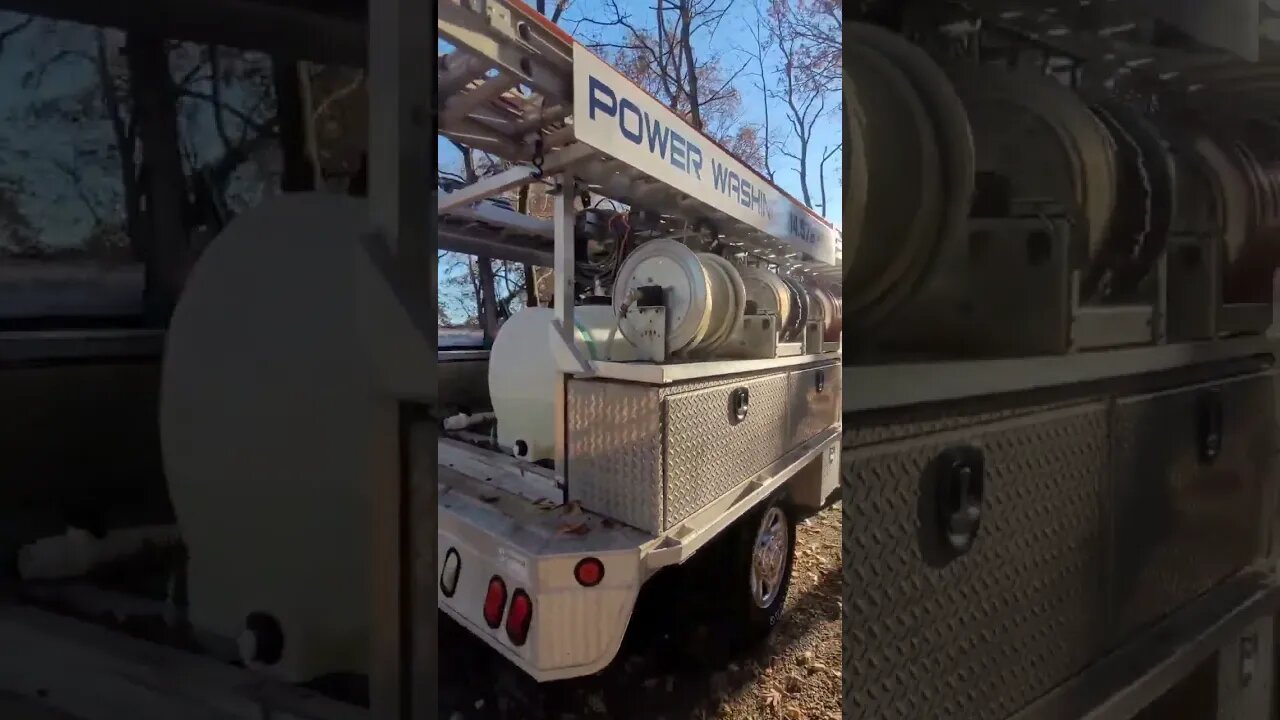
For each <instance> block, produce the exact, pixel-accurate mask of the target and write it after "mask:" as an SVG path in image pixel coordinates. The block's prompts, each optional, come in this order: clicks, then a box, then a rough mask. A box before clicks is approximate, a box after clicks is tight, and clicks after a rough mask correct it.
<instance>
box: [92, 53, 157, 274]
mask: <svg viewBox="0 0 1280 720" xmlns="http://www.w3.org/2000/svg"><path fill="white" fill-rule="evenodd" d="M97 41H98V47H97V58H96V60H97V65H98V67H97V70H98V83H99V84H100V85H101V86H102V103H103V105H104V106H105V107H106V110H107V116H108V119H109V120H110V121H111V132H112V134H113V135H114V136H115V140H116V152H117V154H118V155H119V156H120V184H121V188H122V189H123V190H124V230H125V234H126V235H128V237H129V250H130V254H131V255H132V256H133V259H134V260H138V261H142V262H145V260H146V250H145V240H144V238H145V237H146V236H145V234H144V231H143V229H142V225H141V223H140V221H139V217H138V216H139V215H140V208H141V202H140V199H141V198H140V195H141V192H142V190H141V188H139V187H138V164H137V160H136V158H135V156H134V144H135V138H134V133H133V132H132V131H131V130H130V129H129V127H128V125H127V124H126V123H125V119H124V112H123V109H122V108H121V107H120V98H119V96H117V95H116V83H115V78H114V77H113V76H112V75H111V58H109V57H108V56H107V36H106V32H105V31H103V30H101V29H99V30H98V37H97Z"/></svg>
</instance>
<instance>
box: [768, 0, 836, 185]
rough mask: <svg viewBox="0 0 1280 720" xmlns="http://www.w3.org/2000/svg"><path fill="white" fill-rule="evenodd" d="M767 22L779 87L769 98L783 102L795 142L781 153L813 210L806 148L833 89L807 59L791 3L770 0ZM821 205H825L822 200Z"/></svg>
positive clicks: (811, 140)
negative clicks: (790, 163) (776, 60)
mask: <svg viewBox="0 0 1280 720" xmlns="http://www.w3.org/2000/svg"><path fill="white" fill-rule="evenodd" d="M768 23H769V32H770V34H771V35H772V36H773V37H772V41H773V44H774V45H775V46H776V47H777V49H778V54H779V56H780V60H779V66H778V72H779V73H780V74H779V78H780V84H781V87H780V88H779V89H776V90H775V91H774V92H773V93H772V95H773V97H777V98H779V99H781V100H782V101H783V102H784V104H785V107H786V113H785V116H786V119H787V123H788V124H789V125H790V129H791V131H792V133H793V134H794V137H795V138H796V143H797V148H796V149H795V150H794V151H793V150H790V149H786V148H784V149H783V150H782V151H781V152H782V154H783V155H785V156H787V157H789V158H791V159H792V160H795V161H796V163H797V164H798V167H797V168H796V174H797V175H799V177H800V196H801V199H802V200H804V204H805V205H808V206H809V207H813V197H812V194H811V193H810V192H809V169H810V168H809V146H810V145H811V144H812V142H813V135H814V127H815V126H816V125H817V123H818V120H819V119H821V117H822V116H823V113H824V111H825V110H826V109H827V96H828V95H829V94H830V93H831V90H832V88H830V87H827V86H825V85H823V84H822V83H821V82H820V81H821V79H822V75H821V73H817V74H815V72H814V69H813V67H812V65H811V63H810V62H809V61H807V59H806V58H807V57H808V54H809V53H808V50H807V49H806V48H807V47H808V46H807V45H806V44H805V43H804V41H803V40H801V38H800V35H799V30H798V28H797V19H796V9H795V7H793V5H792V0H772V3H771V4H770V5H769V10H768ZM823 165H825V162H824V163H823ZM823 204H824V205H825V204H826V201H825V199H824V200H823Z"/></svg>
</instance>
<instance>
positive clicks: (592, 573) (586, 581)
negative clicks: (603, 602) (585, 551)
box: [573, 557, 604, 587]
mask: <svg viewBox="0 0 1280 720" xmlns="http://www.w3.org/2000/svg"><path fill="white" fill-rule="evenodd" d="M573 579H575V580H577V581H578V584H579V585H581V586H582V587H595V586H597V585H599V584H600V581H601V580H604V563H602V562H600V561H599V560H597V559H596V558H591V557H589V558H582V559H581V560H579V561H578V564H577V565H575V566H574V568H573Z"/></svg>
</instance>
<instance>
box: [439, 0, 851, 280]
mask: <svg viewBox="0 0 1280 720" xmlns="http://www.w3.org/2000/svg"><path fill="white" fill-rule="evenodd" d="M438 18H439V19H438V24H439V31H440V37H441V38H442V39H443V40H444V41H445V42H447V43H449V44H450V45H451V46H452V48H453V49H452V50H451V51H449V52H446V53H444V54H443V55H442V56H440V58H439V76H438V82H437V88H438V93H439V97H438V101H437V107H438V108H439V123H438V127H439V133H440V135H442V136H444V137H447V138H450V139H452V140H454V141H456V142H458V143H460V144H462V145H465V146H467V147H471V148H474V149H476V150H480V151H482V152H487V153H490V154H492V155H494V156H495V157H498V158H500V159H502V160H505V161H507V162H510V163H513V166H512V167H511V168H510V169H508V170H506V171H503V172H501V173H499V174H497V175H493V176H490V177H487V178H482V179H481V180H480V181H478V182H477V183H474V184H473V185H472V186H469V187H467V188H465V189H463V190H459V191H456V192H452V193H442V194H441V196H440V199H439V201H438V210H439V214H440V223H441V236H440V240H441V245H442V247H445V248H447V249H454V250H463V251H470V252H474V251H475V248H484V249H485V253H486V254H487V255H489V256H490V257H501V258H505V259H512V260H515V259H517V257H514V256H513V254H514V255H519V259H522V260H528V259H529V258H530V257H532V255H531V253H537V254H540V255H542V256H544V258H549V257H550V256H551V254H552V253H554V246H555V240H554V233H551V234H550V235H549V234H548V233H549V232H551V225H550V224H546V225H537V227H536V228H535V227H534V226H532V225H530V224H529V223H528V220H529V218H523V219H520V220H517V219H514V218H510V217H506V216H504V215H503V213H506V214H507V215H516V213H512V212H510V211H505V210H503V209H501V208H497V207H482V206H483V205H484V203H479V204H477V203H478V202H479V201H480V200H482V199H483V198H485V197H491V196H493V195H496V194H499V193H502V192H505V191H508V190H511V189H513V188H517V187H520V186H521V185H526V184H529V183H533V182H539V181H544V180H554V179H555V176H557V175H562V174H563V175H567V176H568V177H571V178H573V179H574V180H575V181H576V183H578V184H579V187H581V188H584V189H590V190H591V191H592V192H594V193H596V194H598V195H600V196H603V197H606V198H610V199H613V200H616V201H618V202H621V203H623V204H625V205H628V206H630V207H633V208H636V209H642V210H645V211H649V212H653V213H658V214H661V215H664V216H669V217H672V218H675V219H679V220H683V221H686V222H689V223H693V224H695V225H699V226H702V227H704V228H711V229H714V231H715V232H716V233H717V234H718V235H719V239H720V240H721V242H723V243H725V244H727V245H730V246H734V249H735V250H738V251H740V252H744V253H747V254H750V255H752V256H755V257H757V258H760V259H762V260H765V261H767V262H769V263H772V264H776V265H779V266H780V267H782V268H783V269H786V270H788V271H789V272H792V273H795V274H799V275H806V276H809V277H813V278H815V279H820V280H822V281H823V282H826V283H839V280H840V268H841V244H840V233H839V232H838V231H837V230H836V229H835V228H834V227H833V226H832V224H831V223H829V222H827V221H826V220H825V219H824V218H822V217H821V216H819V215H817V214H816V213H814V212H813V211H812V210H810V209H809V208H808V207H806V206H805V205H804V204H803V203H801V202H799V201H797V200H795V199H794V198H792V197H790V196H789V195H787V194H786V193H785V192H784V191H782V190H781V189H780V188H778V187H777V186H776V185H774V184H773V183H770V182H769V181H768V180H766V179H765V178H763V177H761V176H760V175H759V174H758V173H756V172H755V171H753V170H751V169H750V168H748V167H747V166H745V165H744V164H742V163H741V162H740V161H738V160H737V159H736V158H734V157H733V156H732V154H730V153H729V152H728V151H726V150H725V149H724V148H722V147H721V146H719V145H718V144H717V143H716V142H715V141H714V140H713V139H712V138H710V137H708V136H707V135H706V134H705V133H702V132H701V131H699V130H697V129H695V128H694V127H693V126H691V125H690V124H689V123H688V122H686V121H685V120H684V119H683V118H681V117H679V116H678V115H676V114H675V113H673V112H672V111H670V110H669V109H668V108H666V107H665V106H664V105H663V104H662V103H660V102H659V101H657V100H656V99H654V98H653V97H651V96H650V95H648V94H647V93H645V92H644V91H643V90H642V89H640V88H639V87H638V86H636V85H635V84H634V83H632V82H630V81H629V80H627V79H626V78H625V77H624V76H622V75H621V74H620V73H618V72H617V70H615V69H613V68H612V67H610V66H609V65H608V64H607V63H605V62H604V61H603V60H601V59H600V58H598V57H597V56H595V55H594V54H592V53H591V52H590V51H589V50H588V49H587V48H586V47H585V46H583V45H582V44H581V43H578V42H576V41H574V39H573V38H572V37H570V36H569V34H568V33H566V32H564V31H563V30H561V29H560V28H558V27H556V26H555V25H554V24H553V23H551V21H550V20H548V19H547V18H546V17H544V16H543V15H542V14H541V13H539V12H537V11H536V10H534V9H532V8H530V7H529V6H528V5H526V4H525V3H523V2H521V1H520V0H442V2H441V3H440V4H439V14H438ZM477 213H481V214H483V215H484V216H485V217H483V218H479V219H477V218H476V217H474V216H475V215H476V214H477ZM538 222H539V223H540V222H541V221H538ZM538 262H539V264H540V263H541V262H542V261H538Z"/></svg>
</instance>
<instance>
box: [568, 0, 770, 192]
mask: <svg viewBox="0 0 1280 720" xmlns="http://www.w3.org/2000/svg"><path fill="white" fill-rule="evenodd" d="M606 5H607V8H608V14H607V15H606V19H605V20H596V19H593V18H583V19H582V21H581V22H583V23H586V24H588V25H591V26H595V27H596V28H597V29H606V28H613V29H615V30H616V29H621V30H622V38H621V39H620V40H618V41H605V40H602V39H601V40H596V41H595V42H592V43H590V44H589V47H591V48H593V49H595V50H598V51H601V52H602V53H603V54H604V55H605V57H606V59H608V60H609V61H610V62H612V63H613V65H614V66H615V67H617V68H618V70H619V71H620V72H621V73H622V74H623V75H626V76H627V77H628V78H630V79H631V80H632V81H634V82H635V83H636V84H637V85H639V86H640V87H642V88H644V89H645V90H646V91H648V92H649V93H650V94H652V95H653V96H654V97H656V98H658V99H659V100H661V101H662V102H663V103H664V104H665V105H666V106H667V107H669V108H671V110H672V111H674V112H675V113H676V114H678V115H680V116H681V117H683V118H684V119H685V120H687V121H688V122H689V123H690V124H691V125H693V126H694V127H695V128H697V129H699V130H702V131H703V132H705V133H706V134H707V135H710V136H711V137H712V138H714V139H715V140H716V141H717V142H719V143H720V144H721V145H723V146H725V148H726V149H728V150H729V151H730V152H732V153H733V154H734V155H736V156H738V158H739V159H740V160H742V161H743V162H745V163H746V164H748V165H751V166H752V167H759V166H760V165H761V164H762V163H763V161H764V156H765V153H764V149H763V147H762V139H761V136H760V133H759V129H758V128H757V127H756V126H754V125H752V124H749V123H744V122H742V114H743V113H742V102H743V100H742V95H741V93H740V92H739V91H738V88H737V86H736V84H735V83H736V81H737V79H738V77H739V76H740V75H741V74H742V73H743V72H744V71H745V70H746V69H747V67H748V66H749V61H747V62H744V63H741V64H738V65H736V66H734V65H730V63H729V62H728V60H727V58H726V56H725V55H723V54H719V53H713V52H703V51H699V50H698V49H697V48H699V47H705V46H707V45H710V43H709V42H708V38H710V37H711V36H712V35H714V34H715V32H716V31H717V30H718V29H719V28H720V26H721V24H722V22H723V21H724V20H725V18H726V16H727V14H728V13H729V10H730V8H731V7H732V5H733V3H732V2H731V0H657V2H656V4H655V5H653V6H649V7H648V11H650V12H651V14H650V15H649V16H648V17H644V18H640V17H636V16H634V15H633V14H632V13H631V12H630V11H629V10H624V9H623V6H622V5H621V4H620V3H619V2H618V0H607V2H606ZM627 7H628V8H632V7H634V6H633V5H631V4H628V5H627Z"/></svg>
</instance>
